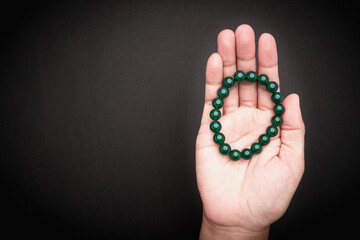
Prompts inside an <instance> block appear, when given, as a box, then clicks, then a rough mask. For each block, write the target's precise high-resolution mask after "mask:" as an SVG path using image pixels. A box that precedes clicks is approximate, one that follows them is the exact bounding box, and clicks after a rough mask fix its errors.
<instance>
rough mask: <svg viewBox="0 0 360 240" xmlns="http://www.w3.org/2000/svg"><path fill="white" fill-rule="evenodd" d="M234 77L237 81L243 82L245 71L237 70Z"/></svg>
mask: <svg viewBox="0 0 360 240" xmlns="http://www.w3.org/2000/svg"><path fill="white" fill-rule="evenodd" d="M234 79H235V81H237V82H242V81H244V80H245V73H244V72H243V71H237V72H235V74H234Z"/></svg>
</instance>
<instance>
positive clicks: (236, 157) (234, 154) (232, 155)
mask: <svg viewBox="0 0 360 240" xmlns="http://www.w3.org/2000/svg"><path fill="white" fill-rule="evenodd" d="M229 155H230V158H231V160H233V161H237V160H239V159H240V158H241V152H240V151H239V150H236V149H234V150H232V151H231V152H230V154H229Z"/></svg>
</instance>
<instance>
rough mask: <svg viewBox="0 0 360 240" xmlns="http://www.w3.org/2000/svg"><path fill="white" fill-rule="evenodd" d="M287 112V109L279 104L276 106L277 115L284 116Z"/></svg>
mask: <svg viewBox="0 0 360 240" xmlns="http://www.w3.org/2000/svg"><path fill="white" fill-rule="evenodd" d="M284 112H285V107H284V106H283V105H282V104H281V103H279V104H276V105H275V106H274V113H275V114H277V115H280V114H283V113H284Z"/></svg>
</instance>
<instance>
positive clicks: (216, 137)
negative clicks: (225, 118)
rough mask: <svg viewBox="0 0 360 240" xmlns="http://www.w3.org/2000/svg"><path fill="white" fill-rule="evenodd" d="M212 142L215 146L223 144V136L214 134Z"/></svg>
mask: <svg viewBox="0 0 360 240" xmlns="http://www.w3.org/2000/svg"><path fill="white" fill-rule="evenodd" d="M214 142H215V143H217V144H222V143H224V142H225V136H224V134H222V133H219V132H218V133H215V134H214Z"/></svg>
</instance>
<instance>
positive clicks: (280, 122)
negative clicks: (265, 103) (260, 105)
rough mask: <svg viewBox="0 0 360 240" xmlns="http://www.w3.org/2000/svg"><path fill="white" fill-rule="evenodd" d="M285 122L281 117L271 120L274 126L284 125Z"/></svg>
mask: <svg viewBox="0 0 360 240" xmlns="http://www.w3.org/2000/svg"><path fill="white" fill-rule="evenodd" d="M282 122H283V120H282V117H281V116H280V115H275V116H273V117H272V118H271V123H272V125H274V126H280V125H281V124H282Z"/></svg>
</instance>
